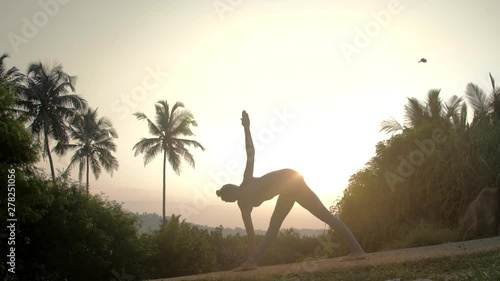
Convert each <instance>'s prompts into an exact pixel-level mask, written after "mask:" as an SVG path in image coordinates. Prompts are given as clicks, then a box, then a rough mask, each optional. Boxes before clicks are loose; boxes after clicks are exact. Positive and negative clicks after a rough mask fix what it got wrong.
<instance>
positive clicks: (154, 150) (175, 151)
mask: <svg viewBox="0 0 500 281" xmlns="http://www.w3.org/2000/svg"><path fill="white" fill-rule="evenodd" d="M155 109H156V123H153V122H152V121H151V120H150V119H149V118H148V117H147V116H146V115H145V114H144V113H142V112H136V113H134V116H135V117H136V118H137V120H146V121H147V123H148V128H149V133H150V134H152V135H153V137H152V138H142V139H141V140H140V141H139V142H138V143H136V144H135V145H134V147H133V150H135V153H134V156H137V155H138V154H139V153H142V154H144V166H146V165H147V164H148V163H149V162H151V160H153V159H154V158H155V157H156V156H157V155H158V154H159V153H161V152H163V223H165V210H166V209H165V199H166V198H165V192H166V188H165V179H166V161H167V158H168V162H169V163H170V165H171V166H172V168H173V169H174V171H175V173H176V174H177V175H180V173H181V157H182V158H183V159H184V160H185V161H186V162H188V164H189V165H190V166H191V167H193V168H194V167H195V161H194V158H193V155H192V154H191V152H190V151H189V150H188V149H187V148H186V146H192V147H194V148H201V150H203V151H204V150H205V148H204V147H203V146H202V145H201V144H200V143H199V142H197V141H195V140H191V139H186V138H184V137H191V136H194V133H193V132H192V131H191V125H192V126H194V127H196V126H198V124H197V122H196V120H195V119H194V117H193V114H192V113H191V112H190V111H189V110H186V109H184V104H182V103H181V102H176V103H175V105H174V106H173V107H172V109H171V110H170V111H169V109H170V107H169V105H168V102H167V101H166V100H161V101H158V103H157V104H156V105H155Z"/></svg>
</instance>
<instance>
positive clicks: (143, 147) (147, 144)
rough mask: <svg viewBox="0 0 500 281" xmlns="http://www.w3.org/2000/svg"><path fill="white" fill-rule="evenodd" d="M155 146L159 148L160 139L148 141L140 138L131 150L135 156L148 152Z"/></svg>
mask: <svg viewBox="0 0 500 281" xmlns="http://www.w3.org/2000/svg"><path fill="white" fill-rule="evenodd" d="M156 144H160V146H161V144H162V141H161V139H160V138H149V139H147V138H142V139H141V140H140V141H139V142H137V143H136V144H135V145H134V147H133V148H132V150H135V153H134V156H137V155H139V154H142V153H144V152H146V151H148V150H149V149H151V147H153V146H155V145H156Z"/></svg>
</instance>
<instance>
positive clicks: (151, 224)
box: [136, 213, 327, 236]
mask: <svg viewBox="0 0 500 281" xmlns="http://www.w3.org/2000/svg"><path fill="white" fill-rule="evenodd" d="M136 215H137V217H138V218H139V222H140V223H141V225H140V231H141V233H150V232H153V231H155V230H158V229H160V223H161V216H160V215H158V214H156V213H153V214H151V213H143V214H139V213H136ZM169 219H170V217H167V221H168V220H169ZM181 219H182V217H181ZM186 223H188V224H190V225H192V226H195V227H197V228H200V229H206V230H208V231H212V230H214V229H215V227H212V226H207V225H198V224H193V223H189V222H186ZM221 227H223V226H222V225H221ZM294 230H295V231H297V232H298V233H299V234H300V236H318V235H321V234H323V233H324V232H325V231H327V230H325V229H308V228H301V229H298V228H294ZM265 233H266V231H265V230H260V229H256V230H255V234H262V235H264V234H265ZM222 234H223V235H224V236H228V235H236V234H239V235H242V236H243V235H246V234H247V233H246V231H245V229H244V228H240V227H236V228H226V227H223V230H222Z"/></svg>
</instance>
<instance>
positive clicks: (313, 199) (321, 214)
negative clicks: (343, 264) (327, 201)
mask: <svg viewBox="0 0 500 281" xmlns="http://www.w3.org/2000/svg"><path fill="white" fill-rule="evenodd" d="M301 185H303V186H301V187H300V188H299V190H300V191H299V192H298V193H299V194H297V195H298V196H297V203H299V204H300V205H301V206H302V207H304V208H305V209H306V210H308V211H309V212H311V214H313V215H314V216H315V217H317V218H318V219H320V220H321V221H323V222H325V223H326V224H328V225H329V226H330V227H331V228H333V230H335V231H336V232H338V233H339V234H340V236H341V237H342V238H343V239H344V240H345V241H346V242H347V244H348V245H349V248H351V254H350V255H349V256H348V257H347V258H345V260H356V259H362V258H365V257H366V254H365V252H364V251H363V249H362V248H361V246H360V245H359V243H358V241H357V240H356V238H355V237H354V235H353V234H352V233H351V231H350V230H349V228H347V226H346V225H345V224H344V223H343V222H342V221H341V220H340V219H339V218H337V217H336V216H334V215H333V214H332V213H330V212H329V211H328V209H326V207H325V206H324V205H323V203H321V201H320V200H319V198H318V196H316V194H315V193H314V192H313V191H312V190H311V189H310V188H309V187H308V186H307V184H306V183H305V182H302V183H301Z"/></svg>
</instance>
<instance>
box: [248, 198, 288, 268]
mask: <svg viewBox="0 0 500 281" xmlns="http://www.w3.org/2000/svg"><path fill="white" fill-rule="evenodd" d="M294 203H295V200H293V199H292V198H290V197H289V196H283V195H280V197H278V202H277V203H276V207H275V208H274V212H273V216H272V217H271V221H270V223H269V229H268V230H267V232H266V235H265V236H264V238H263V239H262V241H261V242H260V244H259V246H258V247H257V249H256V250H255V252H254V253H253V255H252V256H251V257H250V259H251V260H253V261H254V262H258V261H259V260H260V259H261V258H262V256H264V254H265V253H266V251H267V249H268V248H269V247H270V246H271V244H272V243H273V242H274V240H275V239H276V237H277V236H278V233H279V231H280V227H281V224H282V223H283V220H284V219H285V217H286V216H287V215H288V213H290V210H291V209H292V207H293V204H294Z"/></svg>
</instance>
